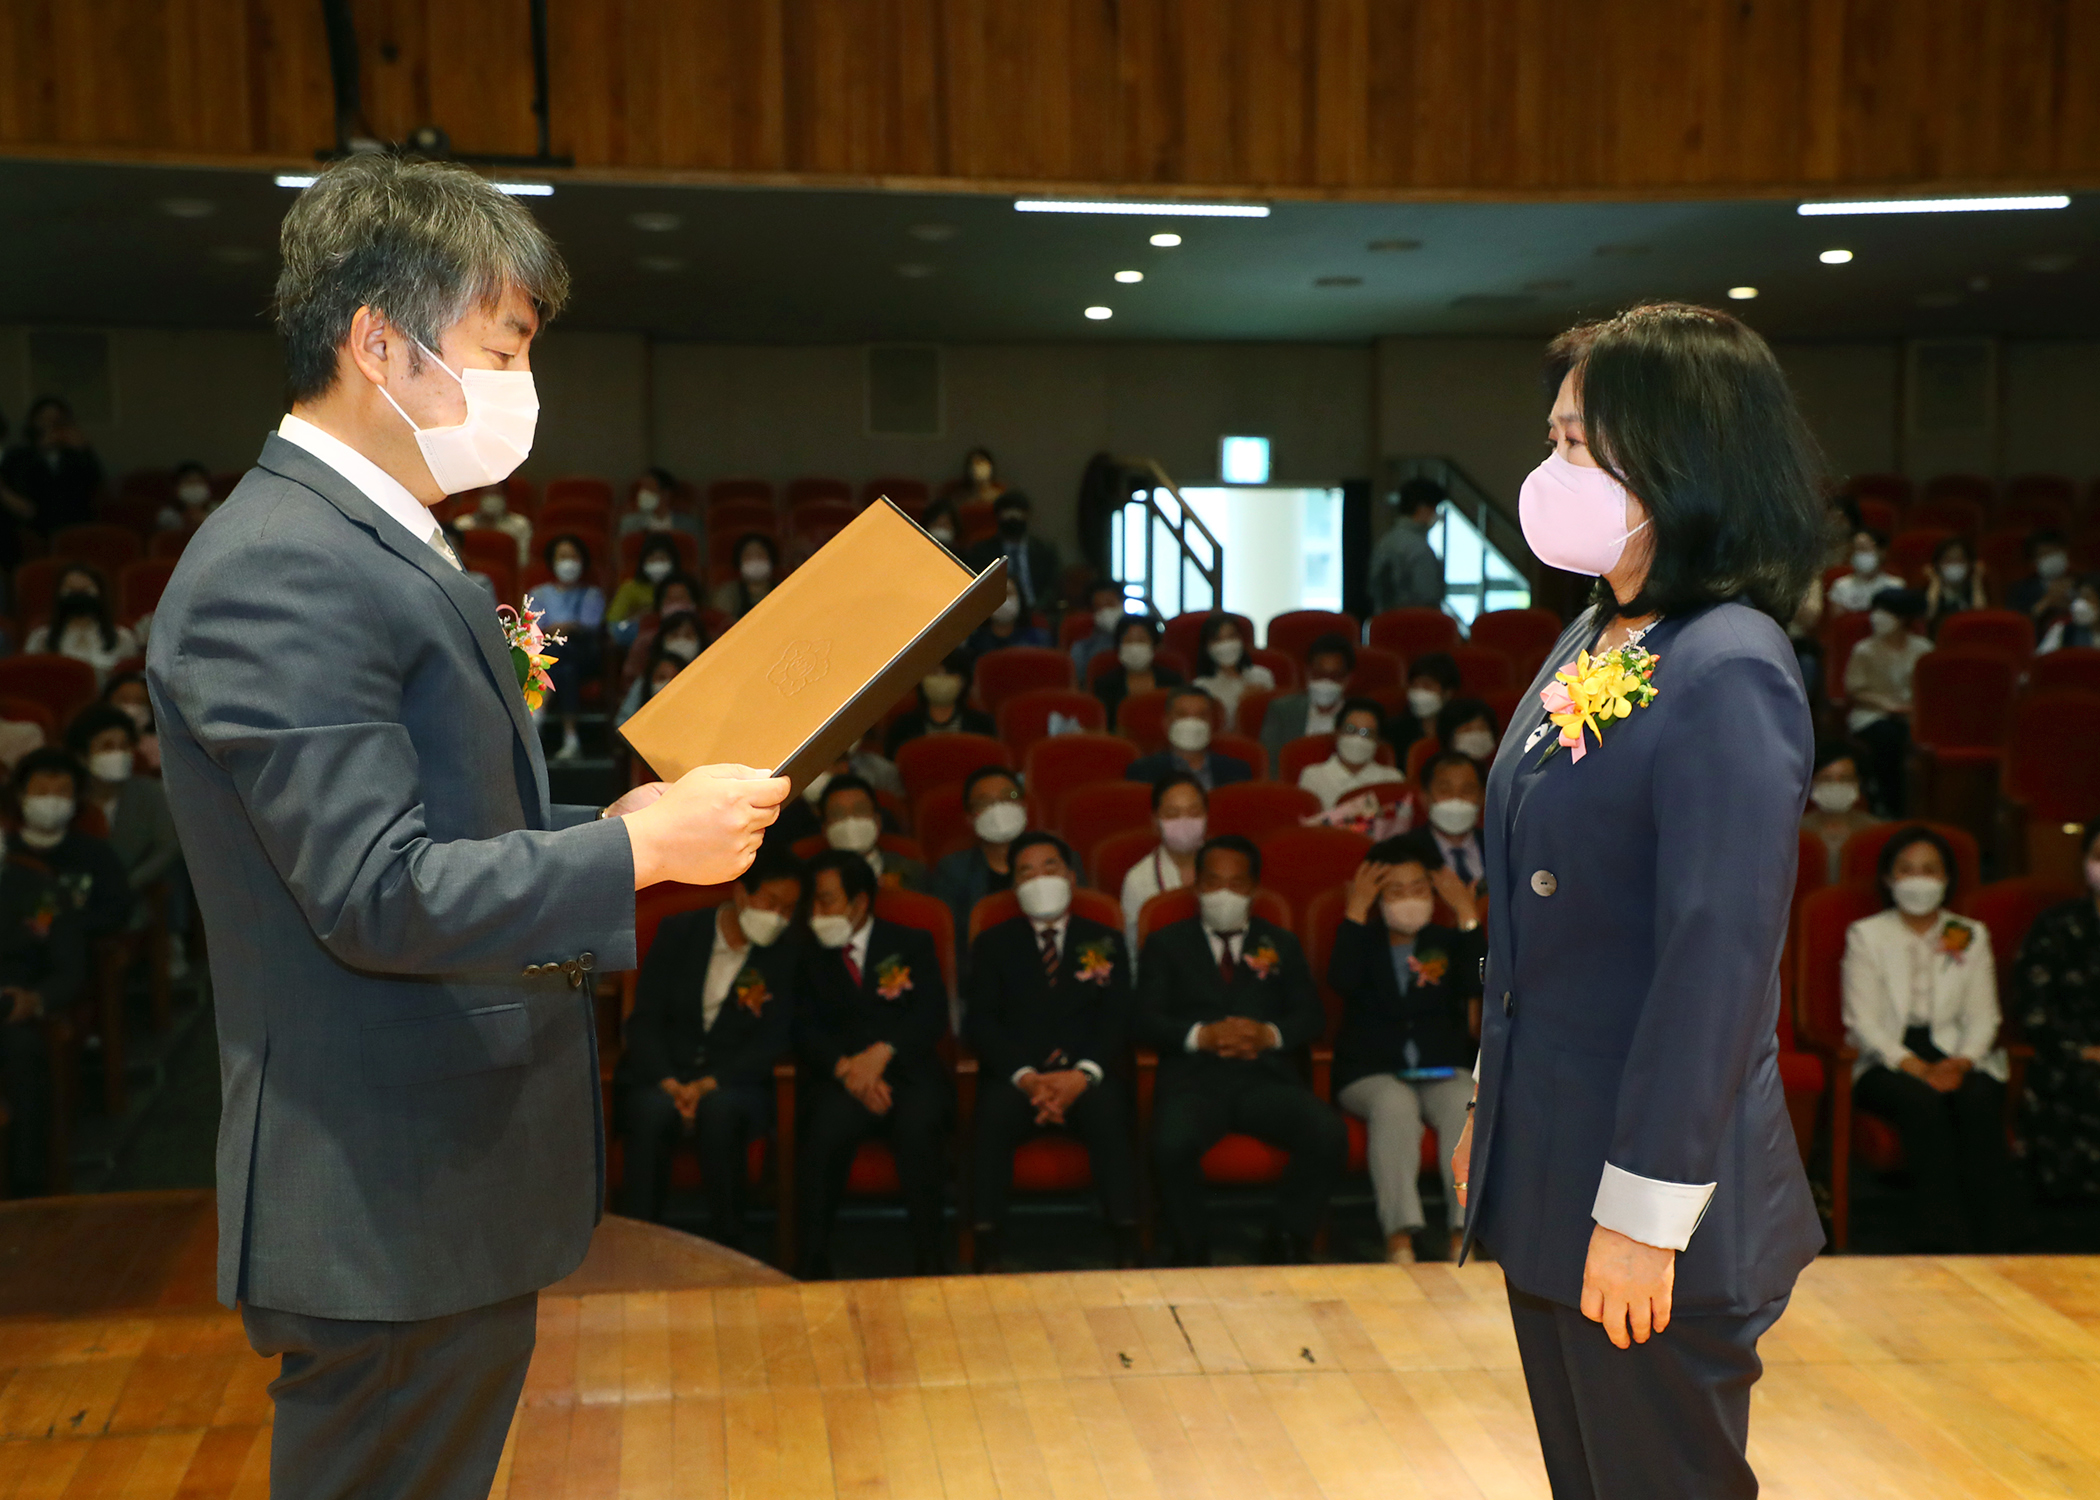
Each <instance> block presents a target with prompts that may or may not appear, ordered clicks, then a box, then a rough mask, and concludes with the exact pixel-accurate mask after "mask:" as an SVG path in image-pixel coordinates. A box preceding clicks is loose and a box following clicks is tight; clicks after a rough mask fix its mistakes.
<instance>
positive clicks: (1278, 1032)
mask: <svg viewBox="0 0 2100 1500" xmlns="http://www.w3.org/2000/svg"><path fill="white" fill-rule="evenodd" d="M1282 1045H1283V1028H1282V1027H1281V1026H1278V1025H1277V1024H1276V1023H1275V1022H1274V1021H1271V1022H1270V1023H1269V1046H1270V1048H1271V1049H1272V1050H1273V1049H1275V1048H1277V1047H1281V1046H1282Z"/></svg>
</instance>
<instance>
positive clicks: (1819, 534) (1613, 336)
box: [1547, 302, 1824, 625]
mask: <svg viewBox="0 0 2100 1500" xmlns="http://www.w3.org/2000/svg"><path fill="white" fill-rule="evenodd" d="M1547 361H1548V368H1549V370H1556V367H1557V370H1556V373H1554V375H1553V381H1554V385H1555V386H1556V388H1557V387H1558V385H1559V383H1560V379H1561V377H1562V376H1565V375H1568V374H1571V373H1572V374H1573V375H1574V377H1575V384H1576V387H1577V389H1578V390H1579V392H1580V394H1581V400H1582V422H1583V431H1584V435H1585V438H1586V439H1587V441H1588V444H1589V448H1590V452H1591V454H1592V455H1593V456H1594V457H1595V458H1596V460H1597V462H1598V464H1599V465H1600V466H1602V467H1603V469H1604V470H1605V472H1607V473H1608V474H1610V475H1611V476H1612V477H1613V478H1614V479H1616V480H1618V481H1619V483H1621V484H1623V485H1624V486H1626V488H1627V489H1628V490H1630V491H1631V492H1632V493H1633V494H1634V495H1635V496H1637V497H1638V498H1639V499H1640V501H1641V503H1642V504H1643V505H1645V506H1646V507H1647V509H1648V515H1649V519H1650V534H1651V535H1652V537H1653V541H1652V544H1651V545H1652V547H1653V552H1652V557H1653V561H1652V562H1650V564H1649V566H1648V576H1647V579H1646V580H1645V581H1644V582H1643V583H1642V585H1641V590H1640V593H1639V594H1637V595H1636V596H1635V597H1634V598H1633V599H1631V600H1629V601H1627V602H1626V603H1625V604H1624V605H1621V604H1620V603H1619V602H1618V600H1617V598H1616V596H1615V595H1614V594H1613V593H1612V590H1611V586H1610V585H1609V584H1607V583H1605V582H1604V581H1603V580H1602V579H1599V580H1598V586H1597V602H1598V603H1599V604H1601V605H1602V606H1603V608H1604V611H1605V613H1606V615H1607V616H1608V615H1609V614H1611V613H1613V612H1617V613H1620V614H1625V615H1628V616H1638V615H1644V614H1649V613H1660V614H1665V615H1674V614H1683V613H1684V612H1686V611H1688V610H1693V609H1698V608H1700V607H1702V606H1704V605H1708V604H1714V603H1718V602H1720V601H1722V600H1729V599H1733V600H1739V601H1740V602H1742V603H1745V604H1748V605H1750V606H1752V607H1753V608H1756V609H1758V610H1761V611H1763V612H1764V613H1765V614H1767V615H1770V616H1771V617H1772V618H1773V619H1775V620H1777V621H1778V622H1779V623H1780V624H1781V625H1784V624H1785V623H1786V622H1787V621H1789V620H1791V619H1792V618H1793V617H1794V613H1795V611H1796V610H1797V609H1798V608H1799V607H1800V604H1801V600H1802V597H1803V596H1804V595H1805V594H1806V593H1807V592H1808V587H1809V584H1810V582H1811V581H1812V580H1813V579H1814V578H1815V576H1816V573H1817V571H1818V569H1819V568H1820V567H1821V565H1822V559H1823V537H1824V530H1823V525H1824V522H1823V464H1822V457H1821V454H1820V453H1819V452H1818V450H1817V447H1816V442H1815V439H1814V438H1813V437H1812V436H1811V435H1810V434H1809V430H1808V424H1807V423H1806V422H1804V421H1803V420H1802V419H1801V413H1800V410H1799V408H1798V407H1796V405H1795V404H1794V395H1793V392H1792V391H1791V390H1790V389H1789V388H1788V386H1787V383H1786V376H1785V375H1784V374H1783V373H1781V371H1780V368H1779V362H1778V361H1777V360H1775V359H1774V358H1773V357H1772V350H1771V348H1770V346H1769V345H1767V344H1766V343H1765V341H1764V340H1763V339H1762V338H1759V337H1758V336H1757V334H1756V333H1754V332H1752V331H1751V330H1750V329H1749V328H1747V327H1745V326H1744V325H1743V324H1742V323H1740V322H1738V321H1737V320H1736V319H1734V318H1732V317H1730V316H1728V314H1726V313H1723V312H1717V311H1715V310H1713V309H1711V308H1705V307H1693V306H1690V305H1688V304H1686V303H1681V302H1659V303H1651V304H1648V305H1646V306H1642V307H1635V308H1631V309H1629V310H1627V311H1626V312H1623V313H1620V314H1619V315H1618V316H1617V317H1615V318H1609V319H1606V320H1605V321H1603V322H1601V323H1591V324H1586V325H1584V326H1582V327H1580V328H1574V329H1570V330H1569V331H1568V332H1566V333H1564V334H1562V335H1561V336H1560V337H1559V338H1558V339H1555V340H1554V342H1553V345H1552V347H1551V349H1550V350H1549V351H1548V354H1547Z"/></svg>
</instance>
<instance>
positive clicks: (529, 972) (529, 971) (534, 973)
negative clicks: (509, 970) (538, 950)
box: [525, 964, 540, 979]
mask: <svg viewBox="0 0 2100 1500" xmlns="http://www.w3.org/2000/svg"><path fill="white" fill-rule="evenodd" d="M525 977H526V978H527V979H537V978H539V977H540V966H539V965H538V964H527V965H526V966H525Z"/></svg>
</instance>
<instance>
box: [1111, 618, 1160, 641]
mask: <svg viewBox="0 0 2100 1500" xmlns="http://www.w3.org/2000/svg"><path fill="white" fill-rule="evenodd" d="M1133 625H1135V626H1136V627H1137V628H1138V629H1140V630H1142V631H1144V632H1145V639H1146V640H1148V641H1150V642H1152V643H1153V644H1154V645H1158V644H1159V626H1158V625H1157V624H1156V623H1154V621H1153V619H1152V617H1151V616H1150V615H1125V616H1123V618H1122V619H1121V620H1120V621H1118V622H1117V624H1116V644H1117V645H1119V646H1120V645H1122V644H1123V639H1124V637H1125V636H1127V635H1129V634H1130V627H1131V626H1133Z"/></svg>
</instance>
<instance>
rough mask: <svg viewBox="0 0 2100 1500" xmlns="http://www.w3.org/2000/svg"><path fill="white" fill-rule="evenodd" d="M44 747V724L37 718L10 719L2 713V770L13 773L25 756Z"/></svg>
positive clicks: (0, 764) (0, 718)
mask: <svg viewBox="0 0 2100 1500" xmlns="http://www.w3.org/2000/svg"><path fill="white" fill-rule="evenodd" d="M43 748H44V726H43V725H42V724H40V723H38V722H37V721H36V720H35V719H10V718H8V717H7V716H6V715H5V713H0V772H5V773H9V774H11V773H12V772H13V771H14V768H15V766H16V764H17V763H18V762H20V760H21V759H22V757H23V756H25V755H27V754H28V753H29V752H30V751H32V750H41V749H43Z"/></svg>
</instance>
